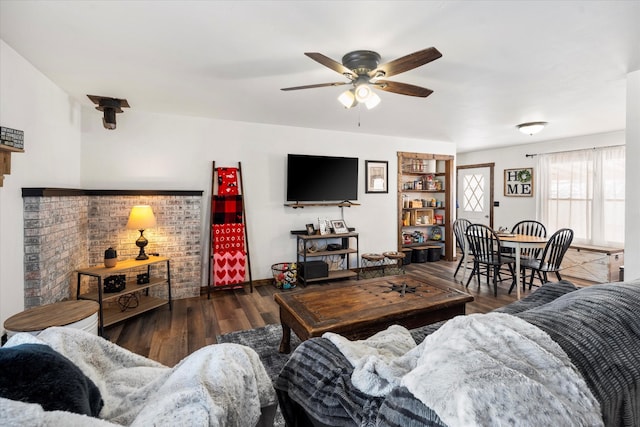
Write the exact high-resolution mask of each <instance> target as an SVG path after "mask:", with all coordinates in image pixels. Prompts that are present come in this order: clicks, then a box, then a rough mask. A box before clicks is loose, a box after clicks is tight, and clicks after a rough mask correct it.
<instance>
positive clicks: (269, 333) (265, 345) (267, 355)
mask: <svg viewBox="0 0 640 427" xmlns="http://www.w3.org/2000/svg"><path fill="white" fill-rule="evenodd" d="M281 339H282V326H280V325H267V326H263V327H261V328H256V329H250V330H248V331H238V332H231V333H228V334H224V335H219V336H218V337H216V340H217V341H218V342H219V343H224V342H228V343H235V344H242V345H246V346H247V347H251V348H252V349H254V350H255V351H256V353H258V356H260V360H261V361H262V364H263V365H264V367H265V369H266V370H267V373H268V374H269V377H270V378H271V380H272V381H275V379H276V378H277V377H278V374H279V373H280V370H281V369H282V367H283V366H284V364H285V363H286V361H287V360H289V355H288V354H283V353H280V352H278V348H279V347H280V340H281ZM299 344H300V339H299V338H298V337H297V336H296V334H295V333H293V332H291V351H292V352H293V350H295V349H296V347H297V346H298V345H299Z"/></svg>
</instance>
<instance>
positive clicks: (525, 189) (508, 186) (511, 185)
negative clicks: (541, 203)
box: [504, 168, 533, 197]
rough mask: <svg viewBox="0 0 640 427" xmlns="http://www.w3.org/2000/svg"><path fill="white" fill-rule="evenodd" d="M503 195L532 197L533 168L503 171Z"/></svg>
mask: <svg viewBox="0 0 640 427" xmlns="http://www.w3.org/2000/svg"><path fill="white" fill-rule="evenodd" d="M504 195H505V196H508V197H532V196H533V168H522V169H505V170H504Z"/></svg>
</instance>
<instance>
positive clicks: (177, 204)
mask: <svg viewBox="0 0 640 427" xmlns="http://www.w3.org/2000/svg"><path fill="white" fill-rule="evenodd" d="M140 204H145V205H150V206H151V207H152V208H153V211H154V214H155V216H156V222H157V225H156V227H154V228H152V229H149V230H145V232H144V235H145V237H146V238H147V239H148V240H149V244H148V245H147V247H146V248H145V251H146V253H147V254H152V253H158V254H159V255H161V256H166V257H169V258H170V259H171V288H172V297H174V298H187V297H193V296H198V295H200V287H201V283H202V278H201V271H202V268H201V262H202V257H201V253H200V252H201V251H200V248H201V224H202V215H203V212H202V191H135V190H122V191H117V190H67V189H42V188H39V189H23V207H24V236H25V241H24V250H25V256H24V262H25V308H29V307H34V306H38V305H42V304H49V303H53V302H57V301H61V300H65V299H74V298H75V292H76V287H77V275H76V274H75V271H76V270H77V269H78V268H81V267H87V266H95V265H101V264H102V263H103V258H104V251H105V250H106V249H107V248H109V247H112V248H114V249H115V250H116V251H117V252H118V259H119V260H124V259H128V258H135V256H136V255H137V254H138V251H139V249H138V247H137V246H136V245H135V240H136V239H137V238H138V236H139V235H140V233H139V232H138V231H136V230H127V229H126V224H127V219H128V217H129V212H130V210H131V207H132V206H134V205H140ZM84 286H87V285H86V284H83V287H84ZM157 291H158V296H161V297H166V295H164V294H163V293H166V290H165V289H158V290H157Z"/></svg>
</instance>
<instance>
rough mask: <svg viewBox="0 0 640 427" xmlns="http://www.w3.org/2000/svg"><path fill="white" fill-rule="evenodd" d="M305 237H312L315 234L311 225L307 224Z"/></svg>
mask: <svg viewBox="0 0 640 427" xmlns="http://www.w3.org/2000/svg"><path fill="white" fill-rule="evenodd" d="M306 227H307V235H309V236H313V235H314V234H316V229H315V228H314V227H313V224H307V226H306Z"/></svg>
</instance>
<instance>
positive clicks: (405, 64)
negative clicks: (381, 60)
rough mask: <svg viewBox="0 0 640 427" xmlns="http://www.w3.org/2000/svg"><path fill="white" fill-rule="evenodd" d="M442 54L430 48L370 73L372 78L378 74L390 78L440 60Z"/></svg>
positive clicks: (383, 65) (388, 63) (381, 66)
mask: <svg viewBox="0 0 640 427" xmlns="http://www.w3.org/2000/svg"><path fill="white" fill-rule="evenodd" d="M441 56H442V54H441V53H440V52H439V51H438V49H436V48H435V47H429V48H426V49H423V50H419V51H417V52H414V53H411V54H409V55H406V56H403V57H401V58H398V59H395V60H393V61H391V62H387V63H386V64H382V65H380V66H379V67H378V68H376V69H375V70H372V71H370V72H369V76H370V77H375V76H376V75H378V74H381V73H384V75H383V76H381V77H390V76H394V75H396V74H400V73H404V72H405V71H409V70H413V69H414V68H417V67H420V66H421V65H424V64H427V63H429V62H431V61H434V60H436V59H438V58H440V57H441Z"/></svg>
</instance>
